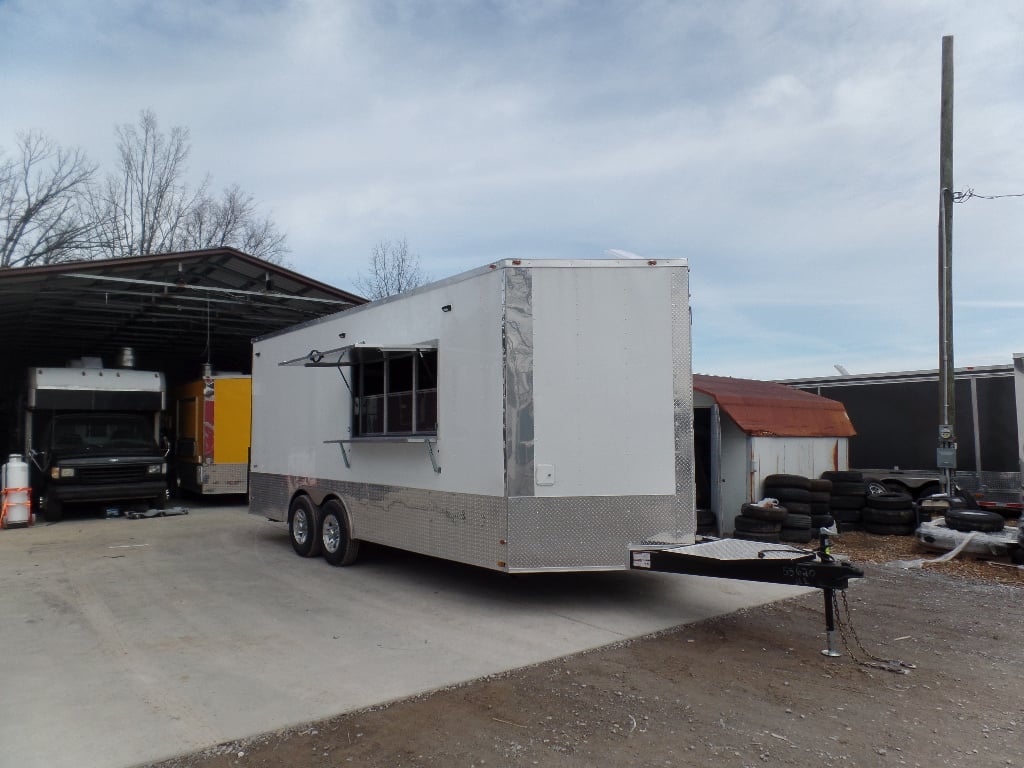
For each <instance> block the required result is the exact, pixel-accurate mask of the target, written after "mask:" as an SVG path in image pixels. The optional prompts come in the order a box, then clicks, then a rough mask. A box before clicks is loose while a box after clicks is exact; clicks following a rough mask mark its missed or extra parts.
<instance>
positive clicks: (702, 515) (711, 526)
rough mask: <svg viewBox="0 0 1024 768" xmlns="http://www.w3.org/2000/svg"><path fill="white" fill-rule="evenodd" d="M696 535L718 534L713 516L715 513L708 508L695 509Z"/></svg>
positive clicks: (716, 522)
mask: <svg viewBox="0 0 1024 768" xmlns="http://www.w3.org/2000/svg"><path fill="white" fill-rule="evenodd" d="M697 535H698V536H717V535H718V520H717V519H716V518H715V513H714V512H712V511H711V510H710V509H698V510H697Z"/></svg>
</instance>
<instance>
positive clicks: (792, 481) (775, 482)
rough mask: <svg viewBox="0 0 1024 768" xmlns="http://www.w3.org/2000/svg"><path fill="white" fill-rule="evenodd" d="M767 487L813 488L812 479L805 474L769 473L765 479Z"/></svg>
mask: <svg viewBox="0 0 1024 768" xmlns="http://www.w3.org/2000/svg"><path fill="white" fill-rule="evenodd" d="M764 487H765V488H798V489H800V490H803V491H810V490H811V479H810V478H809V477H804V476H803V475H782V474H779V475H768V477H766V478H765V479H764Z"/></svg>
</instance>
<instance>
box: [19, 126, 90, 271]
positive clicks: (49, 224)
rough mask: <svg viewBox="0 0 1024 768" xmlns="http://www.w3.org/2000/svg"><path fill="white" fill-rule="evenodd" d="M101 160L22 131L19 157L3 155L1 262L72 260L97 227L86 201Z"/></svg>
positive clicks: (40, 262) (33, 132) (37, 133)
mask: <svg viewBox="0 0 1024 768" xmlns="http://www.w3.org/2000/svg"><path fill="white" fill-rule="evenodd" d="M95 171H96V166H95V165H93V164H92V163H90V162H89V161H88V160H87V159H86V156H85V154H83V152H82V151H81V150H78V149H70V150H68V149H64V148H62V147H60V146H59V145H57V144H56V143H54V142H53V141H51V140H50V139H48V138H46V137H45V136H44V135H43V134H41V133H39V132H38V131H32V132H29V133H25V134H22V135H20V136H19V137H18V157H17V158H11V159H8V160H2V159H0V267H21V266H31V265H34V264H52V263H56V262H60V261H69V260H71V259H73V258H75V257H76V256H77V255H80V249H81V248H82V247H83V245H84V244H85V241H86V238H87V236H88V234H89V232H90V230H91V224H90V222H89V221H88V220H87V219H86V218H85V217H84V216H83V212H82V202H83V200H84V196H85V194H86V191H87V189H88V187H89V185H90V184H91V182H92V178H93V175H94V173H95Z"/></svg>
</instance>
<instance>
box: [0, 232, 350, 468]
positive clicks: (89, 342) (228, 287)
mask: <svg viewBox="0 0 1024 768" xmlns="http://www.w3.org/2000/svg"><path fill="white" fill-rule="evenodd" d="M365 301H366V300H365V299H363V298H361V297H359V296H356V295H355V294H352V293H349V292H347V291H343V290H340V289H337V288H334V287H332V286H330V285H327V284H325V283H321V282H318V281H316V280H312V279H310V278H308V277H305V276H303V275H301V274H299V273H297V272H293V271H292V270H290V269H286V268H284V267H281V266H278V265H276V264H271V263H270V262H267V261H263V260H262V259H258V258H255V257H253V256H249V255H248V254H245V253H242V252H241V251H237V250H235V249H233V248H213V249H207V250H201V251H188V252H182V253H169V254H159V255H152V256H138V257H132V258H124V259H107V260H102V261H82V262H69V263H61V264H50V265H46V266H38V267H23V268H19V269H6V270H0V327H2V328H3V329H4V333H3V361H4V365H3V367H2V369H0V440H3V441H4V444H5V445H6V447H7V449H8V450H13V449H15V448H16V446H14V445H13V444H12V443H11V437H12V434H11V431H10V430H11V428H12V426H13V424H12V417H13V416H14V415H15V413H16V411H17V408H18V404H17V393H18V392H19V390H20V389H21V387H22V385H23V382H24V380H25V371H26V369H27V368H28V366H30V365H58V366H59V365H64V364H65V363H66V362H67V361H68V360H70V359H74V358H80V357H102V358H103V360H104V363H105V364H107V365H113V364H114V362H115V360H116V358H117V356H118V354H119V353H120V350H121V349H122V348H124V347H130V348H131V349H132V351H133V353H134V358H135V363H136V367H137V368H141V369H144V370H159V371H163V372H164V373H165V374H166V375H167V379H168V381H169V382H175V381H178V380H184V379H189V378H195V377H196V376H198V375H200V372H201V370H202V366H203V364H205V363H210V364H211V365H212V366H213V367H214V368H215V369H218V370H224V371H239V372H242V373H248V372H249V371H250V370H251V366H252V347H251V343H250V342H251V339H252V338H253V337H255V336H259V335H262V334H265V333H270V332H273V331H277V330H280V329H282V328H286V327H288V326H290V325H294V324H296V323H300V322H304V321H306V320H310V319H312V318H316V317H320V316H322V315H326V314H330V313H332V312H337V311H339V310H342V309H347V308H348V307H351V306H354V305H356V304H362V303H365ZM4 444H0V450H2V449H3V448H4Z"/></svg>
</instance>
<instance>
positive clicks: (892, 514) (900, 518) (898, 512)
mask: <svg viewBox="0 0 1024 768" xmlns="http://www.w3.org/2000/svg"><path fill="white" fill-rule="evenodd" d="M860 516H861V520H863V521H864V522H865V523H873V524H875V525H910V524H911V523H916V522H917V512H915V511H914V508H913V507H907V508H905V509H876V508H875V507H870V506H869V507H864V509H863V510H862V511H861V514H860Z"/></svg>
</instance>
